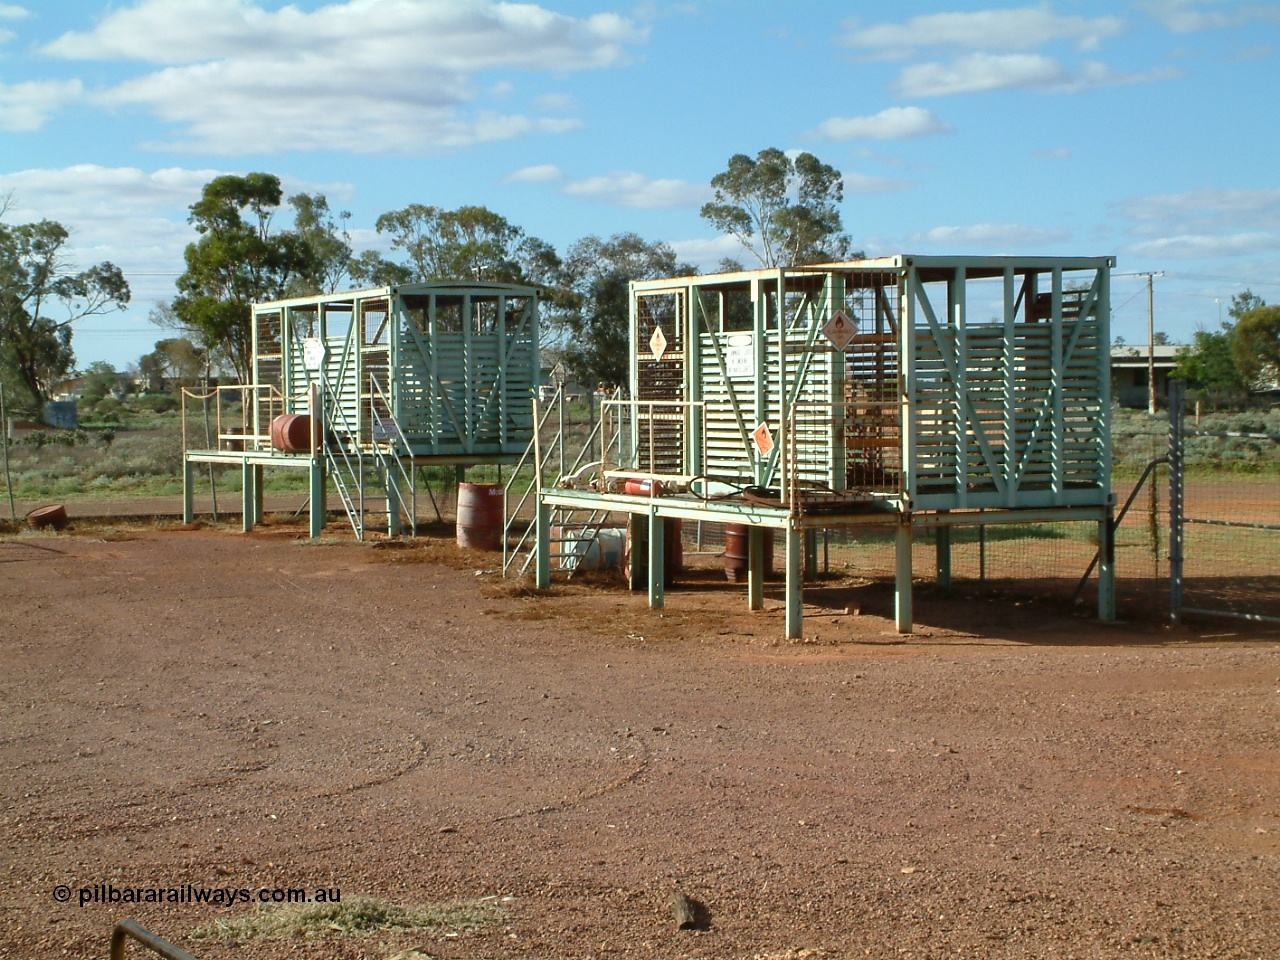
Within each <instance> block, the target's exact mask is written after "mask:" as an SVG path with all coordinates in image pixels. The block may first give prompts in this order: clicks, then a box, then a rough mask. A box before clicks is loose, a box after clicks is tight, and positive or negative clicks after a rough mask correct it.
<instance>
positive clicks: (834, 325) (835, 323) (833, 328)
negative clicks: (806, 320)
mask: <svg viewBox="0 0 1280 960" xmlns="http://www.w3.org/2000/svg"><path fill="white" fill-rule="evenodd" d="M822 334H823V336H825V337H826V338H827V339H828V340H829V341H831V345H832V346H833V347H835V348H836V349H837V350H839V351H840V352H841V353H843V352H844V350H845V348H846V347H848V346H849V342H850V341H851V340H852V339H853V338H854V337H855V336H857V334H858V326H857V324H855V323H854V322H853V321H852V320H850V319H849V315H848V314H847V313H845V312H844V311H843V310H837V311H836V312H835V313H834V314H832V316H831V319H830V320H828V321H827V323H826V325H825V326H824V327H823V328H822Z"/></svg>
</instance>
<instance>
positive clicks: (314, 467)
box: [311, 456, 328, 539]
mask: <svg viewBox="0 0 1280 960" xmlns="http://www.w3.org/2000/svg"><path fill="white" fill-rule="evenodd" d="M325 473H326V471H325V467H324V458H323V457H318V456H317V457H312V458H311V536H312V538H313V539H314V538H316V537H319V536H321V535H322V534H323V533H324V521H325V514H326V513H327V512H328V502H327V499H326V493H325V490H326V488H327V486H328V482H327V481H328V477H327V476H326V475H325Z"/></svg>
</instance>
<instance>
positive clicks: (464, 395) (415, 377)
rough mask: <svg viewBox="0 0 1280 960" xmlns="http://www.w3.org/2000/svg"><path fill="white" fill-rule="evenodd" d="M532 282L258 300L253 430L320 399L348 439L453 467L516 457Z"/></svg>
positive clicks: (328, 419)
mask: <svg viewBox="0 0 1280 960" xmlns="http://www.w3.org/2000/svg"><path fill="white" fill-rule="evenodd" d="M538 295H539V292H538V290H537V289H536V288H533V287H526V286H517V285H510V284H493V283H467V282H457V281H451V282H438V283H414V284H401V285H399V286H394V287H382V288H378V289H371V290H361V291H356V292H350V293H340V294H326V295H320V296H312V297H302V298H297V299H292V300H282V301H277V302H272V303H261V304H256V305H254V307H253V338H254V355H253V377H254V383H255V387H256V389H255V397H256V410H255V414H254V416H255V420H256V433H257V434H258V435H261V436H265V435H266V434H268V433H269V429H270V421H271V419H272V418H273V417H274V416H275V415H277V414H278V413H280V406H279V405H278V404H277V403H276V402H274V400H273V399H272V394H273V393H275V392H276V391H278V394H279V395H283V409H284V412H286V413H295V412H296V413H308V412H310V400H309V394H310V392H311V391H312V390H313V388H314V389H317V390H318V391H319V394H320V396H321V397H322V398H323V400H322V404H323V409H324V413H325V428H326V430H327V431H328V434H329V436H330V437H331V438H334V439H336V440H337V441H338V442H340V443H342V444H343V445H344V446H346V447H348V448H352V449H354V448H357V447H365V448H367V447H370V446H372V445H373V444H376V443H384V444H385V443H387V442H388V441H395V442H396V445H397V446H398V447H400V449H401V450H402V451H403V452H404V453H406V454H412V455H413V456H414V457H416V458H427V459H430V460H433V461H435V462H443V463H454V464H460V465H465V464H480V463H509V462H513V461H515V460H517V459H518V458H519V457H520V455H521V454H522V453H523V452H524V450H525V448H526V447H527V446H528V444H529V441H530V438H531V437H532V434H533V409H532V398H533V395H534V391H535V389H536V385H537V378H538V337H539V330H538Z"/></svg>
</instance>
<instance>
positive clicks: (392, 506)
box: [385, 467, 404, 537]
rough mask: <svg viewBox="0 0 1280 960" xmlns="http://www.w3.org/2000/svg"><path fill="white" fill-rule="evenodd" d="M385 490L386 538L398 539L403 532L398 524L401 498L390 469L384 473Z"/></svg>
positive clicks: (397, 484)
mask: <svg viewBox="0 0 1280 960" xmlns="http://www.w3.org/2000/svg"><path fill="white" fill-rule="evenodd" d="M385 476H386V488H387V536H389V537H398V536H400V534H401V533H403V532H404V528H403V527H402V526H401V524H400V506H401V504H402V503H403V498H402V497H401V496H400V484H399V483H397V482H396V475H395V473H394V472H393V471H392V470H391V468H390V467H388V468H387V471H386V474H385Z"/></svg>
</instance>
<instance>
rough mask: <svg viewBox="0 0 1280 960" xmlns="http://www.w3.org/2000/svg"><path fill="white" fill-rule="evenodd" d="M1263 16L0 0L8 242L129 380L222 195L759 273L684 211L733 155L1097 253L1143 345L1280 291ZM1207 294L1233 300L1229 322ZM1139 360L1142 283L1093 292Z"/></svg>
mask: <svg viewBox="0 0 1280 960" xmlns="http://www.w3.org/2000/svg"><path fill="white" fill-rule="evenodd" d="M1278 53H1280V4H1277V3H1266V2H1235V0H1130V2H1124V0H1114V2H1109V3H1102V2H1091V0H1079V2H1066V0H1057V2H1045V3H1029V4H1020V5H1009V6H999V5H987V4H981V3H961V2H952V3H942V2H922V3H911V4H905V3H889V2H863V3H859V2H834V0H832V2H825V0H817V2H803V3H778V2H754V0H690V2H670V3H666V2H654V3H640V4H638V5H637V4H611V3H609V2H578V0H543V2H541V3H519V4H517V3H497V2H490V0H334V2H330V3H320V2H311V0H301V2H296V3H293V4H287V5H286V4H281V3H277V2H273V0H115V2H110V3H107V2H102V0H57V2H39V3H37V2H35V0H26V2H15V0H0V144H2V145H3V146H2V147H0V194H4V193H8V192H12V202H11V207H10V210H9V211H8V213H7V214H6V220H7V221H8V222H10V223H20V222H27V221H30V220H37V219H40V218H43V217H49V218H52V219H55V220H59V221H61V222H62V223H64V224H66V225H67V226H68V227H69V228H71V229H72V230H73V242H74V247H73V249H72V250H71V259H72V260H73V262H74V263H75V265H76V266H78V267H81V268H83V267H87V266H89V265H90V264H92V263H96V262H98V261H100V260H104V259H108V260H111V261H113V262H115V263H116V264H118V265H119V266H120V267H121V268H122V269H123V270H124V271H125V275H126V277H127V278H128V279H129V281H130V283H131V285H132V287H133V295H134V301H133V304H132V306H131V307H130V309H129V310H128V311H127V312H125V313H120V314H112V315H110V316H107V317H103V318H96V319H91V320H88V321H85V322H83V323H82V324H80V325H79V326H78V327H77V331H76V335H75V341H74V346H75V349H76V355H77V362H78V364H79V365H80V366H82V367H83V366H87V365H88V364H89V363H91V362H92V361H94V360H107V361H109V362H111V363H112V364H114V365H115V366H117V367H120V368H124V367H126V366H128V365H129V364H131V363H133V362H136V360H137V358H138V357H139V356H140V355H141V354H143V353H145V352H148V351H149V350H150V349H151V348H152V345H153V343H154V341H155V340H156V339H158V338H160V337H162V336H166V335H168V334H166V333H165V332H164V331H162V330H160V329H158V328H156V327H154V326H153V325H151V324H150V323H148V321H147V315H148V313H149V311H150V309H151V307H152V305H153V304H154V303H155V302H156V301H158V300H164V299H168V298H170V297H171V296H172V295H173V282H174V280H175V279H176V277H177V275H178V274H179V273H180V272H181V270H182V251H183V248H184V247H185V245H186V244H187V243H188V242H190V241H191V240H192V239H193V238H194V233H193V231H192V230H191V228H190V226H189V225H188V224H187V222H186V219H187V212H188V211H187V208H188V206H189V205H190V204H191V203H193V202H194V201H195V200H196V199H197V198H198V197H199V193H200V188H201V187H202V186H203V184H204V183H206V182H207V181H208V180H210V179H211V178H212V177H214V176H216V175H218V174H220V173H247V172H250V171H255V170H261V171H267V172H270V173H274V174H276V175H278V176H279V177H280V178H281V179H282V180H283V181H284V184H285V188H286V191H287V192H288V193H293V192H298V191H303V190H305V191H307V192H317V191H318V192H322V193H324V194H325V195H326V196H327V197H328V198H329V200H330V203H331V206H333V207H334V208H335V209H339V210H349V211H350V212H351V214H352V218H351V221H350V223H351V227H352V233H353V237H354V240H355V246H356V248H357V250H361V249H368V248H377V249H384V250H385V244H384V242H383V238H381V237H379V236H378V235H377V233H376V231H375V230H374V229H373V226H374V222H375V221H376V219H377V217H378V215H379V214H381V213H384V212H386V211H388V210H393V209H398V208H400V207H404V206H406V205H408V204H410V203H425V204H434V205H437V206H443V207H446V208H453V207H456V206H460V205H463V204H480V205H484V206H487V207H490V208H491V209H493V210H495V211H497V212H498V213H500V214H502V215H503V216H505V217H506V218H507V219H508V220H510V221H511V222H513V223H515V224H517V225H519V226H520V227H522V228H523V229H524V230H525V231H526V232H528V233H529V234H532V235H534V236H538V237H541V238H543V239H545V240H547V241H549V242H551V243H552V244H554V245H555V246H556V247H557V248H558V249H560V250H561V251H563V250H564V249H565V248H566V247H568V245H569V244H571V243H573V242H574V241H575V240H577V239H579V238H581V237H583V236H587V235H589V234H595V235H599V236H609V235H611V234H614V233H618V232H622V231H632V232H635V233H639V234H640V235H642V236H644V237H645V238H647V239H650V240H665V241H667V242H669V243H671V244H672V245H673V246H674V247H675V248H676V250H677V252H678V253H679V254H680V255H681V256H682V257H684V258H685V259H687V260H690V261H692V262H694V263H697V264H700V265H701V266H703V267H704V268H708V269H709V268H711V267H713V266H714V264H715V263H717V262H718V261H719V260H720V259H721V258H722V257H724V256H734V257H736V258H738V259H740V260H742V261H743V262H744V263H748V264H750V263H751V262H752V261H751V256H750V254H749V253H747V252H745V251H743V250H741V248H738V247H737V246H736V244H735V243H734V242H733V241H731V240H728V239H726V238H723V237H720V236H718V235H717V234H716V233H715V231H714V230H713V229H712V228H711V227H710V225H708V224H707V223H705V222H704V221H703V220H702V219H701V218H700V217H699V216H698V208H699V207H700V205H701V204H702V203H703V202H705V200H707V199H709V196H710V188H709V186H708V184H709V181H710V179H711V178H712V177H713V176H714V175H715V174H716V173H718V172H720V171H721V170H723V169H724V167H725V165H726V163H727V161H728V159H729V157H730V156H731V155H733V154H735V153H746V154H749V155H752V156H754V155H755V154H756V153H757V152H758V151H760V150H762V149H764V148H766V147H778V148H781V149H783V150H807V151H810V152H812V153H815V154H816V155H818V156H819V157H820V158H821V159H823V160H824V161H826V162H827V163H829V164H831V165H833V166H835V167H836V168H837V169H839V170H840V171H842V173H843V174H844V176H845V201H844V206H843V215H844V222H845V227H846V229H847V231H848V232H849V233H850V235H851V236H852V237H853V240H854V242H855V244H856V245H857V246H860V247H862V248H863V249H865V250H866V252H867V253H868V254H869V255H873V256H880V255H890V254H895V253H915V254H966V255H968V254H999V253H1020V254H1029V255H1048V254H1070V255H1090V256H1092V255H1101V254H1115V255H1116V256H1117V257H1118V259H1119V263H1118V267H1117V272H1118V273H1136V272H1141V271H1163V272H1164V274H1165V276H1164V277H1163V278H1161V279H1158V280H1156V281H1155V313H1156V327H1157V329H1160V330H1164V331H1166V332H1167V333H1168V334H1169V335H1170V336H1171V337H1172V338H1173V339H1174V340H1176V341H1179V342H1182V341H1186V340H1187V339H1189V338H1190V335H1191V333H1192V331H1194V330H1195V329H1196V327H1197V326H1198V325H1203V326H1210V327H1211V326H1214V325H1215V324H1216V323H1217V320H1218V315H1219V311H1220V310H1222V311H1225V309H1226V306H1227V305H1228V304H1229V301H1230V297H1231V296H1232V295H1233V294H1234V293H1237V292H1239V291H1240V290H1242V289H1244V288H1245V287H1249V288H1251V289H1252V290H1253V291H1254V292H1255V293H1256V294H1258V295H1259V296H1261V297H1263V298H1264V299H1265V300H1267V301H1268V302H1278V301H1280V164H1278V163H1277V160H1278V158H1280V150H1278V149H1277V141H1278V134H1277V125H1276V120H1275V117H1276V108H1277V103H1278V102H1280V62H1278V60H1277V54H1278ZM1219 301H1221V302H1219ZM1112 305H1113V310H1114V320H1113V332H1114V333H1115V334H1117V335H1119V336H1122V337H1124V338H1125V339H1126V340H1127V341H1128V342H1129V343H1140V342H1141V343H1145V341H1146V327H1147V305H1146V287H1145V280H1143V279H1141V278H1137V277H1128V278H1126V277H1117V279H1116V280H1115V281H1114V283H1113V298H1112Z"/></svg>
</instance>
